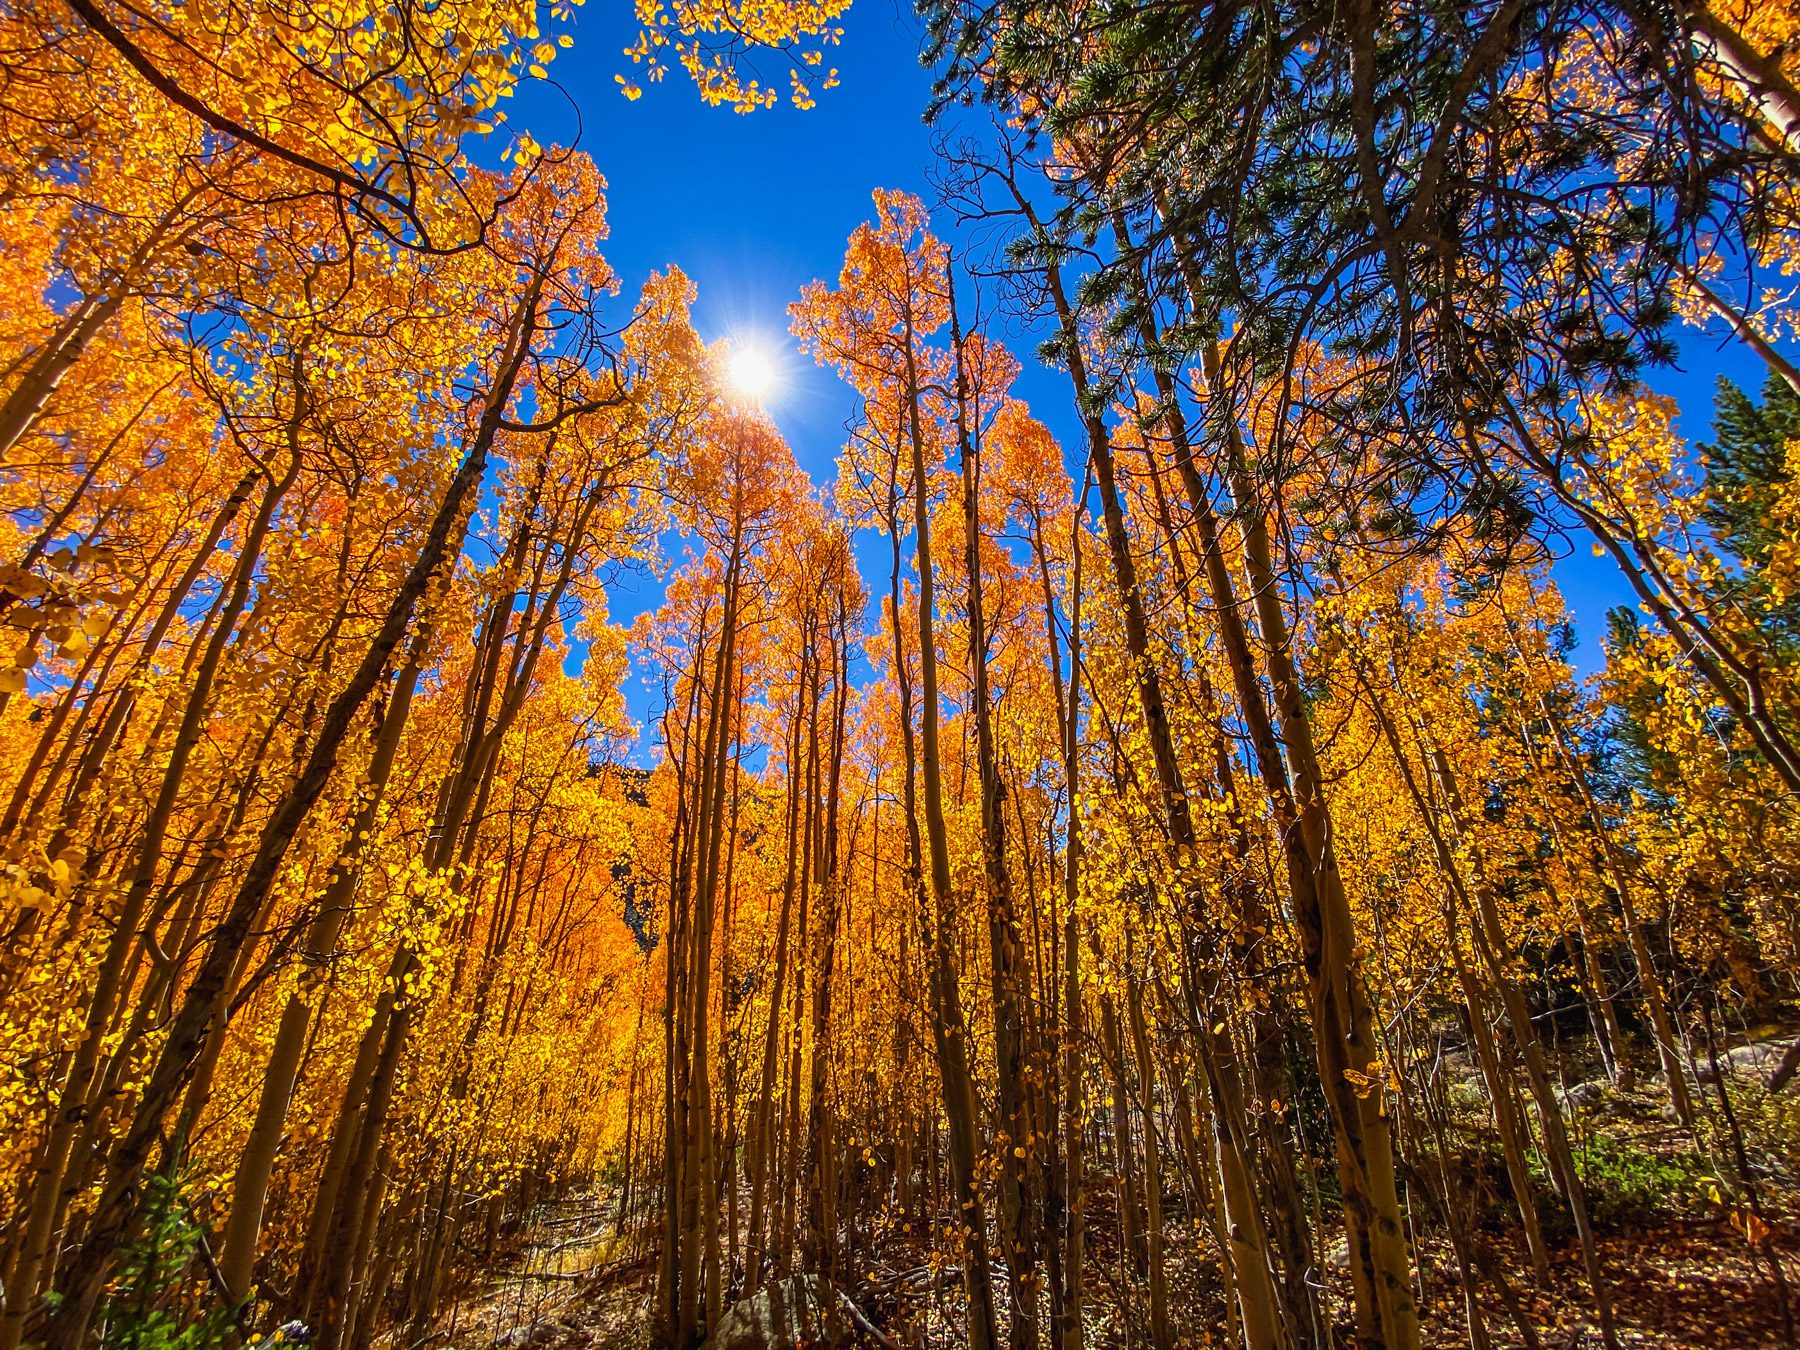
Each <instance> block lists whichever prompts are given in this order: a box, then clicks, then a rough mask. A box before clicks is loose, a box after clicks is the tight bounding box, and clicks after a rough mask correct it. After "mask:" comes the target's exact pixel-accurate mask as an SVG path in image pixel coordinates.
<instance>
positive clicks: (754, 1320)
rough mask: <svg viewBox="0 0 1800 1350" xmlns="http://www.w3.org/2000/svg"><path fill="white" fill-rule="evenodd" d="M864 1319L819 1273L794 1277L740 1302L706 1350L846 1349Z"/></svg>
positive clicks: (852, 1342)
mask: <svg viewBox="0 0 1800 1350" xmlns="http://www.w3.org/2000/svg"><path fill="white" fill-rule="evenodd" d="M864 1320H865V1319H864V1318H863V1317H862V1315H861V1313H859V1312H858V1311H857V1308H856V1306H855V1305H854V1304H853V1303H851V1302H850V1300H849V1299H848V1298H846V1297H844V1293H843V1291H842V1290H840V1289H838V1288H836V1287H835V1286H833V1285H832V1284H831V1283H830V1282H829V1281H827V1280H826V1279H825V1277H824V1276H822V1275H795V1276H793V1277H792V1278H791V1279H786V1280H782V1281H780V1282H779V1283H777V1284H772V1285H769V1286H768V1287H767V1288H764V1289H759V1290H757V1291H756V1292H755V1293H754V1294H751V1295H749V1296H748V1297H745V1298H741V1299H739V1300H738V1301H737V1302H736V1303H734V1304H732V1305H731V1307H729V1308H728V1309H726V1311H725V1315H724V1316H723V1317H721V1318H720V1319H719V1325H718V1326H717V1327H716V1328H714V1329H713V1333H712V1335H710V1336H708V1337H707V1339H706V1346H705V1350H802V1348H803V1347H805V1348H806V1350H847V1347H849V1346H852V1345H855V1344H856V1342H857V1328H858V1325H859V1324H860V1323H862V1322H863V1321H864Z"/></svg>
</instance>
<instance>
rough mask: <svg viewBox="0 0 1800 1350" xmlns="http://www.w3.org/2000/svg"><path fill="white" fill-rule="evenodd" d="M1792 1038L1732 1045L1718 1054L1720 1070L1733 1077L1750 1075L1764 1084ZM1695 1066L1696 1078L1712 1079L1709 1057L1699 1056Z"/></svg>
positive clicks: (1704, 1080)
mask: <svg viewBox="0 0 1800 1350" xmlns="http://www.w3.org/2000/svg"><path fill="white" fill-rule="evenodd" d="M1791 1044H1792V1042H1791V1041H1788V1040H1778V1041H1751V1042H1750V1043H1749V1044H1748V1045H1738V1046H1733V1047H1732V1048H1731V1049H1729V1050H1725V1051H1721V1052H1720V1054H1719V1072H1720V1073H1728V1074H1730V1075H1731V1076H1732V1077H1733V1078H1749V1079H1753V1080H1755V1081H1757V1082H1762V1083H1767V1082H1768V1081H1769V1079H1770V1077H1771V1076H1772V1075H1773V1074H1774V1072H1775V1070H1776V1068H1777V1067H1778V1066H1779V1065H1780V1064H1781V1062H1782V1058H1783V1056H1785V1055H1786V1054H1787V1052H1788V1049H1789V1047H1790V1045H1791ZM1698 1058H1699V1062H1698V1064H1697V1065H1696V1066H1695V1068H1696V1073H1697V1076H1698V1078H1699V1079H1700V1081H1701V1082H1702V1083H1711V1082H1712V1081H1714V1080H1713V1066H1712V1060H1711V1058H1710V1057H1708V1056H1705V1055H1702V1056H1699V1057H1698Z"/></svg>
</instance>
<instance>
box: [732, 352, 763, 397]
mask: <svg viewBox="0 0 1800 1350" xmlns="http://www.w3.org/2000/svg"><path fill="white" fill-rule="evenodd" d="M725 376H726V378H727V379H728V380H729V381H730V382H731V387H732V388H733V389H734V390H736V391H737V392H738V393H740V394H742V395H743V396H744V397H745V398H750V399H760V398H761V397H762V396H763V395H764V394H766V393H768V392H769V390H770V389H771V388H773V387H774V384H775V367H774V365H773V363H771V362H770V360H769V358H768V356H767V354H766V353H764V352H761V351H759V350H758V349H757V348H755V347H742V348H739V349H738V350H736V351H734V352H732V353H731V356H730V357H729V358H728V359H727V361H726V363H725Z"/></svg>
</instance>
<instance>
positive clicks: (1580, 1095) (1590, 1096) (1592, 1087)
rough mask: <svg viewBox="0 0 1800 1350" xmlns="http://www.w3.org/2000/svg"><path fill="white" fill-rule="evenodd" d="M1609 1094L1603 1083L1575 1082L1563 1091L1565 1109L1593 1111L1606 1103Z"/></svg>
mask: <svg viewBox="0 0 1800 1350" xmlns="http://www.w3.org/2000/svg"><path fill="white" fill-rule="evenodd" d="M1608 1095H1609V1093H1608V1089H1607V1086H1606V1084H1605V1083H1601V1082H1591V1083H1577V1084H1575V1085H1574V1086H1573V1087H1570V1088H1566V1089H1564V1091H1563V1109H1564V1110H1565V1111H1594V1110H1598V1109H1599V1108H1600V1107H1602V1106H1604V1105H1605V1104H1606V1099H1607V1096H1608Z"/></svg>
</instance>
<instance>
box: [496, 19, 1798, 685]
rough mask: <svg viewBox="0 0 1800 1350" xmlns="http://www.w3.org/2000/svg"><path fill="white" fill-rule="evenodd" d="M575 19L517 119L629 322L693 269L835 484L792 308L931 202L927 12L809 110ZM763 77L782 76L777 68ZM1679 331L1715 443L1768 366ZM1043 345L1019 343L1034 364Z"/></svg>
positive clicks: (1063, 389) (865, 57)
mask: <svg viewBox="0 0 1800 1350" xmlns="http://www.w3.org/2000/svg"><path fill="white" fill-rule="evenodd" d="M576 14H577V18H576V24H575V29H574V37H575V43H574V46H573V47H571V48H569V49H568V50H566V51H563V52H561V53H560V54H559V55H558V57H557V59H556V61H555V63H554V64H553V66H552V68H551V75H552V76H553V78H554V80H555V81H556V83H557V84H558V85H560V87H561V92H558V91H557V90H554V89H551V88H549V87H547V86H544V85H540V84H527V85H526V86H525V87H524V88H522V90H521V92H520V94H519V96H518V97H517V98H515V99H514V100H513V101H512V103H511V104H510V107H509V113H508V115H509V118H510V120H511V122H512V125H513V126H514V127H517V128H523V129H529V130H530V131H531V133H532V134H533V135H534V136H535V137H536V138H537V139H538V140H539V141H541V142H544V143H550V142H552V141H557V142H561V143H565V144H566V143H568V142H569V141H570V140H572V139H573V138H574V136H575V133H576V128H577V126H578V125H579V126H580V128H581V138H580V145H581V148H582V149H583V150H585V151H586V152H587V153H588V154H589V155H591V156H592V157H593V159H594V161H595V162H596V163H597V164H598V165H599V167H600V170H601V172H602V173H603V174H604V175H605V176H606V178H607V180H608V183H609V187H610V191H609V218H610V223H611V239H610V241H609V243H608V245H607V247H606V254H607V257H608V259H609V261H610V262H611V263H612V264H613V266H614V267H615V268H616V269H617V270H618V271H619V273H620V275H621V276H622V277H623V278H624V283H625V291H624V294H623V295H622V296H621V297H620V313H621V317H623V315H624V313H625V310H626V306H628V305H629V302H630V301H629V297H630V296H631V295H632V294H633V293H635V291H636V289H637V287H638V286H639V285H641V283H642V281H643V279H644V277H645V276H646V275H648V273H649V272H650V271H651V270H653V269H657V268H663V267H667V266H669V265H670V264H677V265H679V266H680V267H681V268H682V270H683V271H685V272H686V273H687V274H688V275H689V276H690V277H692V278H693V280H694V282H695V284H696V286H697V287H698V290H699V302H698V305H697V306H696V309H695V321H696V324H697V326H698V327H699V329H700V331H701V334H702V336H703V337H705V338H707V339H708V340H711V339H714V338H718V337H721V336H730V337H732V338H733V339H734V340H735V341H738V342H745V343H754V344H755V345H757V346H759V347H762V348H763V349H765V350H767V351H769V352H770V354H771V355H772V356H773V358H774V359H775V361H776V363H777V365H778V367H779V370H780V375H781V390H780V393H779V395H778V396H777V397H775V398H774V399H773V400H772V402H771V411H772V414H773V416H774V418H775V420H776V422H777V423H778V424H779V426H780V427H781V429H782V431H783V433H784V434H785V435H786V437H787V439H788V441H789V443H790V444H791V445H792V447H793V450H794V453H795V456H796V458H797V459H798V461H799V463H800V465H801V466H802V467H803V468H804V469H806V470H807V472H808V473H809V474H811V475H812V477H813V479H814V481H815V482H819V483H826V482H829V481H830V480H831V479H832V477H833V476H834V474H835V470H834V468H833V460H834V458H835V456H836V454H837V451H838V448H839V446H840V445H841V444H842V441H843V431H844V423H845V420H846V418H847V417H848V416H849V414H850V412H851V408H852V401H851V398H850V396H849V394H848V391H847V390H846V389H845V388H844V386H843V385H842V384H841V383H840V382H839V381H838V380H837V379H836V377H835V376H833V375H831V374H830V373H828V372H826V371H823V370H819V369H817V368H816V367H815V366H814V365H813V363H812V362H811V361H810V360H808V359H807V358H805V357H804V356H802V355H801V354H800V353H799V352H798V351H796V350H795V348H794V345H793V342H792V339H791V338H790V337H789V336H788V332H787V315H786V309H787V305H788V304H789V302H790V301H792V300H793V299H794V298H795V297H796V296H797V295H798V293H799V290H800V287H801V286H802V285H804V284H805V283H806V282H808V281H810V280H813V279H815V278H826V279H831V278H835V277H836V275H837V271H838V267H839V264H840V263H841V261H842V258H843V250H844V244H845V240H846V239H847V237H848V236H849V234H850V232H851V230H853V229H854V228H855V227H856V226H857V225H858V224H860V223H861V222H862V221H864V220H867V219H868V218H869V217H870V216H871V215H872V214H873V206H872V203H871V201H870V191H871V190H872V189H873V188H876V187H886V188H900V189H905V190H908V191H912V192H915V193H917V194H919V195H920V196H922V197H924V198H925V199H926V200H927V201H929V200H931V197H932V191H931V186H930V180H929V170H930V167H931V163H932V158H933V156H932V144H933V131H932V130H931V129H930V128H928V127H927V126H926V125H925V124H924V122H923V118H922V114H923V112H924V109H925V107H926V104H927V102H928V99H929V97H930V87H931V77H930V73H929V72H928V71H926V70H924V69H922V68H921V67H920V66H919V64H918V58H917V53H918V50H919V45H920V26H919V23H918V20H917V19H916V18H915V17H914V15H913V14H912V12H911V10H910V7H908V6H906V5H904V4H895V3H894V0H856V3H855V4H854V5H853V7H852V8H851V10H850V11H849V13H848V14H847V15H846V16H845V18H844V20H843V27H844V30H845V32H844V39H843V44H842V46H841V47H840V48H838V49H837V51H836V52H835V53H834V56H833V60H834V62H835V64H836V65H837V67H838V69H839V71H840V74H841V79H842V83H841V85H840V87H839V88H837V89H834V90H831V91H828V92H825V93H822V94H821V95H820V98H819V104H818V106H817V107H816V108H813V109H811V110H809V111H798V110H795V109H793V108H791V107H788V106H785V105H783V106H778V107H775V108H771V109H766V110H763V111H760V112H757V113H753V114H751V115H748V116H744V115H741V114H738V113H734V112H732V111H731V110H730V109H728V108H709V107H707V106H705V105H704V104H702V103H701V102H700V100H699V99H698V97H697V96H696V95H695V93H694V91H693V88H692V86H691V85H690V84H689V82H688V80H687V78H686V76H685V74H683V73H682V72H680V71H679V70H677V71H672V72H671V73H670V74H669V76H668V78H667V79H666V80H665V81H664V82H663V83H662V84H661V85H654V86H648V87H646V89H645V91H644V95H643V97H642V98H640V99H638V100H637V101H635V102H632V101H628V100H627V99H625V98H624V96H623V95H622V93H621V92H620V89H619V86H618V84H617V83H616V82H615V80H614V75H615V74H616V73H618V72H620V71H629V70H630V64H629V62H628V61H627V60H626V59H625V58H624V56H623V55H622V54H621V51H622V49H623V48H624V47H625V46H626V45H627V43H628V42H630V41H631V39H632V38H633V36H634V32H635V30H634V27H633V25H632V23H631V15H630V9H629V7H628V6H625V5H622V4H617V3H615V2H614V0H601V2H600V3H597V4H592V5H588V6H587V7H585V8H583V9H580V10H578V11H576ZM767 73H768V74H770V75H773V76H775V77H776V79H777V82H778V83H779V82H782V80H783V71H782V69H781V68H780V67H779V66H775V67H771V68H770V69H769V71H768V72H767ZM577 111H578V114H579V123H578V120H577ZM945 223H947V222H945ZM1681 336H1682V337H1683V338H1684V341H1683V345H1682V353H1681V367H1682V368H1681V369H1678V370H1673V371H1662V372H1658V373H1657V374H1656V375H1655V376H1654V377H1653V379H1652V380H1651V383H1652V384H1653V385H1654V386H1655V387H1657V388H1659V389H1661V390H1663V391H1664V392H1667V393H1671V394H1674V395H1676V396H1677V397H1678V398H1679V399H1680V400H1681V404H1682V406H1683V408H1684V409H1686V410H1687V420H1686V423H1685V426H1684V429H1685V430H1686V431H1687V432H1688V434H1689V435H1691V436H1697V437H1702V438H1703V437H1704V435H1705V431H1706V426H1705V419H1706V410H1709V409H1710V403H1711V391H1712V388H1713V386H1714V384H1715V382H1716V380H1717V378H1718V376H1719V375H1720V374H1728V375H1730V376H1732V377H1733V378H1734V379H1736V380H1738V382H1739V383H1741V384H1744V385H1745V386H1746V387H1747V388H1751V389H1757V388H1760V386H1761V383H1762V379H1763V372H1762V370H1761V369H1760V367H1759V364H1758V363H1756V362H1755V361H1754V360H1753V358H1750V357H1749V356H1748V354H1747V353H1746V352H1744V350H1743V349H1742V348H1741V347H1740V346H1738V345H1737V344H1736V343H1735V342H1731V341H1727V342H1725V343H1724V344H1723V345H1721V344H1720V343H1719V342H1718V341H1716V340H1715V338H1714V337H1713V336H1711V335H1703V334H1699V333H1696V332H1693V331H1692V330H1687V331H1685V332H1684V333H1683V334H1682V335H1681ZM1031 345H1032V344H1031V343H1029V342H1024V343H1020V344H1018V346H1019V353H1020V355H1021V356H1022V357H1025V358H1027V359H1028V358H1029V356H1030V352H1029V347H1030V346H1031ZM1020 392H1021V393H1022V394H1023V395H1024V396H1025V397H1026V398H1027V399H1028V400H1029V401H1030V402H1031V403H1032V405H1033V408H1034V411H1036V412H1037V413H1038V415H1039V416H1040V417H1042V418H1043V419H1044V420H1045V421H1046V422H1047V423H1048V424H1049V425H1050V426H1051V427H1052V428H1053V429H1054V430H1056V431H1057V432H1058V434H1059V435H1062V436H1063V437H1064V439H1065V443H1066V444H1070V445H1073V444H1074V440H1073V437H1074V435H1075V433H1076V431H1077V427H1076V425H1075V422H1074V417H1073V407H1072V404H1071V401H1070V398H1069V395H1068V392H1067V383H1066V380H1064V379H1063V377H1061V376H1060V375H1053V374H1051V373H1049V372H1031V371H1028V373H1027V375H1026V376H1025V377H1024V378H1023V379H1022V380H1021V384H1020ZM1557 575H1558V580H1559V582H1560V583H1561V585H1562V587H1563V590H1564V593H1565V595H1566V596H1567V598H1568V600H1569V603H1570V606H1571V608H1572V609H1573V610H1574V612H1575V618H1576V623H1577V631H1578V635H1579V637H1580V639H1581V645H1580V648H1579V649H1578V651H1577V654H1576V661H1577V665H1578V667H1579V668H1580V669H1581V670H1582V671H1583V673H1588V672H1591V671H1593V670H1595V669H1596V668H1598V666H1599V665H1600V663H1601V652H1600V646H1599V637H1600V634H1601V632H1602V629H1603V616H1604V613H1605V610H1606V609H1607V608H1609V607H1610V606H1612V605H1615V604H1619V603H1623V602H1626V600H1627V595H1626V591H1625V588H1624V585H1623V582H1622V581H1621V579H1620V578H1619V577H1618V575H1617V573H1616V572H1615V571H1614V570H1613V568H1612V565H1611V563H1610V562H1606V561H1602V560H1598V559H1595V558H1593V557H1592V555H1591V552H1590V550H1589V547H1588V541H1587V539H1586V538H1585V537H1578V538H1573V539H1572V540H1571V541H1570V556H1569V557H1568V558H1567V559H1566V560H1565V561H1564V562H1563V563H1562V564H1560V565H1559V567H1558V569H1557ZM660 590H661V587H660V585H659V584H657V583H656V582H654V581H653V580H651V579H649V578H641V579H637V580H635V581H634V580H632V579H629V578H628V579H626V580H625V582H624V583H623V585H622V586H621V588H620V590H619V592H618V593H617V594H616V595H615V597H614V602H613V607H614V617H615V619H618V620H628V619H629V618H630V617H631V616H632V615H634V614H635V613H636V612H638V611H639V610H641V609H643V608H647V607H649V606H651V605H653V604H654V603H655V601H656V598H657V596H658V594H659V593H660ZM648 700H649V690H648V689H647V688H643V689H635V688H634V689H632V690H630V691H628V702H629V704H630V706H631V708H632V711H633V713H634V714H636V715H637V716H639V717H640V718H641V717H643V716H644V715H645V714H646V713H648V712H650V711H652V709H651V708H650V706H649V701H648Z"/></svg>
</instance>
